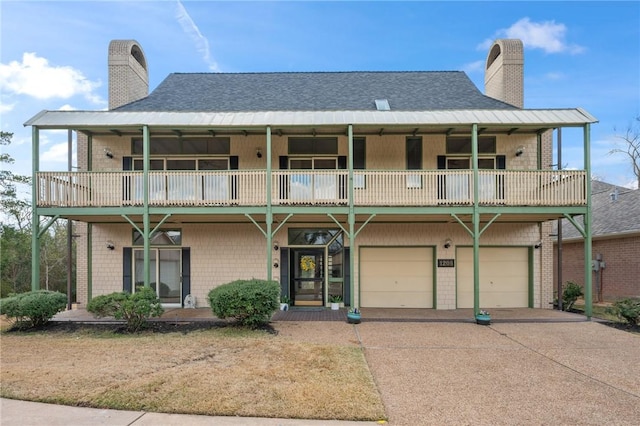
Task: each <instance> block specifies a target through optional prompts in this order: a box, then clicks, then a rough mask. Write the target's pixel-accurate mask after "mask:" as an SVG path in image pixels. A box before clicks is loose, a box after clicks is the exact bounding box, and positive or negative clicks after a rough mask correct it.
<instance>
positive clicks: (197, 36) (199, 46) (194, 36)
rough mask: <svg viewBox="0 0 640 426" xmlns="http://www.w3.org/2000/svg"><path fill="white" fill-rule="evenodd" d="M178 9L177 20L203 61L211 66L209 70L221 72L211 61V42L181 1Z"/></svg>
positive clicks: (177, 6)
mask: <svg viewBox="0 0 640 426" xmlns="http://www.w3.org/2000/svg"><path fill="white" fill-rule="evenodd" d="M176 9H177V10H176V19H177V20H178V22H179V23H180V26H181V27H182V30H183V31H184V32H185V33H186V34H187V35H188V36H189V37H191V40H193V42H194V44H195V47H196V50H197V51H198V52H199V53H200V54H201V55H202V59H203V60H204V62H205V63H206V64H207V65H208V66H209V70H211V71H215V72H218V71H220V69H219V68H218V64H217V63H216V62H215V61H214V60H213V59H211V51H210V48H209V40H207V38H206V37H205V36H203V35H202V33H201V32H200V29H199V28H198V26H197V25H196V23H195V22H193V19H191V16H189V12H187V10H186V9H185V8H184V6H183V5H182V2H181V1H180V0H178V1H177V2H176Z"/></svg>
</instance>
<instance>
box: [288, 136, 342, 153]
mask: <svg viewBox="0 0 640 426" xmlns="http://www.w3.org/2000/svg"><path fill="white" fill-rule="evenodd" d="M289 155H338V138H289Z"/></svg>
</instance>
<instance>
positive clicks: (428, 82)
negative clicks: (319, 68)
mask: <svg viewBox="0 0 640 426" xmlns="http://www.w3.org/2000/svg"><path fill="white" fill-rule="evenodd" d="M376 99H387V100H388V101H389V105H390V107H391V111H429V110H451V109H458V110H460V109H479V110H482V109H484V110H515V109H518V108H516V107H514V106H512V105H509V104H507V103H505V102H501V101H498V100H496V99H493V98H490V97H488V96H485V95H484V94H482V93H481V92H480V91H479V90H478V88H477V87H476V86H475V85H474V84H473V83H472V82H471V80H470V79H469V78H468V77H467V75H466V74H465V73H464V72H462V71H438V72H299V73H298V72H295V73H294V72H291V73H233V74H225V73H206V74H204V73H195V74H182V73H175V74H170V75H169V76H168V77H167V78H166V79H165V80H164V81H163V82H162V83H161V84H160V85H159V86H158V87H157V88H156V89H155V90H154V91H153V92H152V93H151V94H150V95H149V96H147V97H146V98H143V99H141V100H138V101H135V102H132V103H130V104H127V105H123V106H121V107H119V108H116V109H114V111H119V112H124V111H132V112H141V111H158V112H160V111H171V112H195V111H200V112H214V111H217V112H241V111H245V112H247V111H375V110H376V106H375V100H376Z"/></svg>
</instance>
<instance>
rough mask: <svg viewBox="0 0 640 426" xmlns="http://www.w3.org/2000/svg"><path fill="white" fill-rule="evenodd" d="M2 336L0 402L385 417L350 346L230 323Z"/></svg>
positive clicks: (310, 416) (222, 413) (363, 364)
mask: <svg viewBox="0 0 640 426" xmlns="http://www.w3.org/2000/svg"><path fill="white" fill-rule="evenodd" d="M344 326H345V327H347V324H344ZM53 328H54V327H52V329H53ZM1 338H2V345H1V349H0V350H1V358H0V359H1V369H0V370H1V372H0V379H1V382H2V390H1V392H0V394H1V396H2V397H5V398H14V399H23V400H31V401H40V402H49V403H57V404H66V405H76V406H84V407H99V408H114V409H124V410H144V411H152V412H168V413H188V414H203V415H218V416H245V417H253V416H255V417H279V418H308V419H344V420H347V419H348V420H379V419H384V418H385V413H384V407H383V404H382V401H381V399H380V395H379V393H378V391H377V389H376V386H375V384H374V382H373V378H372V376H371V373H370V372H369V369H368V367H367V364H366V362H365V359H364V354H363V353H362V350H361V349H360V348H359V347H358V346H357V345H351V346H348V345H331V344H319V343H309V342H301V341H297V340H296V339H293V338H289V337H284V336H279V335H277V334H274V333H268V332H265V331H260V330H247V329H242V328H236V327H210V328H208V329H203V330H190V331H188V332H180V331H177V332H169V333H151V332H146V333H143V334H141V335H129V334H118V333H113V331H110V330H109V331H96V330H95V329H94V330H86V329H79V330H75V331H69V330H63V331H53V330H44V331H36V332H30V333H26V332H13V331H4V332H2V336H1Z"/></svg>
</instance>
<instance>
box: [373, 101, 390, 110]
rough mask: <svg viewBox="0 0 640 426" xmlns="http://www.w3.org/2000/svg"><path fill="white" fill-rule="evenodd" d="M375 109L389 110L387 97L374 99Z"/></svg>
mask: <svg viewBox="0 0 640 426" xmlns="http://www.w3.org/2000/svg"><path fill="white" fill-rule="evenodd" d="M376 109H377V110H378V111H391V107H390V106H389V101H388V100H387V99H376Z"/></svg>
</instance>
